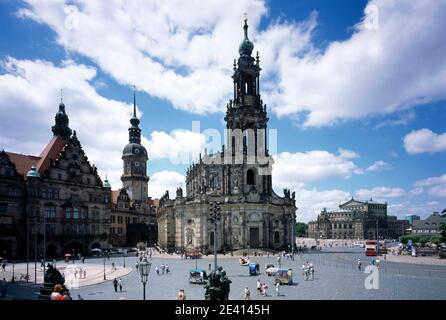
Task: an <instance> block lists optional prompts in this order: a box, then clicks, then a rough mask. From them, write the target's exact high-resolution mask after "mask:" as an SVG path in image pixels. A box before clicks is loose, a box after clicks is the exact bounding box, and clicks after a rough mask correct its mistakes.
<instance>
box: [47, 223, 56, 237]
mask: <svg viewBox="0 0 446 320" xmlns="http://www.w3.org/2000/svg"><path fill="white" fill-rule="evenodd" d="M45 232H46V235H47V236H50V237H51V236H55V235H56V225H55V224H51V223H47V224H46V226H45Z"/></svg>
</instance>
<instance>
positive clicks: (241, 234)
mask: <svg viewBox="0 0 446 320" xmlns="http://www.w3.org/2000/svg"><path fill="white" fill-rule="evenodd" d="M243 29H244V39H243V41H242V43H241V44H240V46H239V54H240V56H239V58H238V61H236V60H234V73H233V75H232V79H233V84H234V97H233V99H231V100H230V101H229V103H228V104H227V110H226V116H225V121H226V130H225V131H226V132H227V134H226V141H227V144H228V145H227V146H225V145H223V146H222V149H221V151H219V152H216V153H214V154H207V152H205V154H204V155H203V157H202V156H201V155H200V159H199V161H198V163H194V164H193V165H192V166H191V167H190V168H189V169H188V170H187V175H186V194H184V192H183V190H182V189H181V188H178V189H177V192H176V197H175V198H174V199H170V197H169V193H168V192H166V194H165V195H164V196H163V197H162V198H161V199H160V202H159V209H158V214H157V217H158V244H159V245H160V246H161V247H162V248H164V249H166V250H168V251H181V252H192V251H201V252H208V250H212V247H213V245H214V241H216V245H217V249H218V250H219V251H228V250H237V249H244V248H267V249H289V248H290V247H291V244H292V238H293V236H292V224H293V221H295V212H296V209H297V208H296V204H295V194H294V193H293V194H290V191H289V190H284V196H283V197H281V196H279V195H277V194H276V193H275V192H274V190H273V188H272V178H271V170H272V164H273V158H272V157H271V155H270V154H269V151H268V144H267V124H268V117H267V111H266V105H264V104H263V101H262V99H261V95H260V71H261V68H260V61H259V55H258V53H257V56H256V58H254V57H253V56H252V51H253V48H254V45H253V43H252V42H251V41H250V40H249V38H248V24H247V20H246V19H245V24H244V27H243ZM214 203H218V205H219V207H220V220H219V221H218V223H217V231H216V234H214V231H213V226H212V224H211V222H210V219H209V206H210V205H212V204H214Z"/></svg>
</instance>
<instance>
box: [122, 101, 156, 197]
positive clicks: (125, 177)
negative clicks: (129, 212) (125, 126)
mask: <svg viewBox="0 0 446 320" xmlns="http://www.w3.org/2000/svg"><path fill="white" fill-rule="evenodd" d="M130 124H131V126H130V128H129V143H128V144H127V145H126V146H125V147H124V150H123V151H122V161H123V166H124V168H123V169H124V170H123V174H122V176H121V181H122V184H123V186H124V188H126V189H127V193H128V194H129V196H130V198H131V199H132V200H133V201H134V202H135V203H138V202H139V203H140V204H141V203H146V202H147V200H148V191H147V183H148V182H149V177H148V176H147V161H148V160H149V158H148V156H147V150H146V148H144V146H142V145H141V129H140V128H139V119H138V118H137V117H136V95H135V92H133V117H132V118H131V119H130Z"/></svg>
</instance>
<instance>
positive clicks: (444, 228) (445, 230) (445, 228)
mask: <svg viewBox="0 0 446 320" xmlns="http://www.w3.org/2000/svg"><path fill="white" fill-rule="evenodd" d="M443 211H444V210H443ZM440 231H441V238H442V239H441V240H442V241H443V242H446V222H445V223H442V224H441V226H440Z"/></svg>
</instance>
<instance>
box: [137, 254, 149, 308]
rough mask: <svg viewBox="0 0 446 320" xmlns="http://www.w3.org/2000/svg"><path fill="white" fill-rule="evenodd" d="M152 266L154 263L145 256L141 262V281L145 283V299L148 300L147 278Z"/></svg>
mask: <svg viewBox="0 0 446 320" xmlns="http://www.w3.org/2000/svg"><path fill="white" fill-rule="evenodd" d="M151 266H152V263H151V262H148V261H147V258H144V260H143V261H141V263H140V264H139V273H140V274H141V282H142V285H143V300H146V283H147V279H148V278H149V273H150V267H151Z"/></svg>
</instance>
